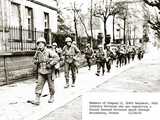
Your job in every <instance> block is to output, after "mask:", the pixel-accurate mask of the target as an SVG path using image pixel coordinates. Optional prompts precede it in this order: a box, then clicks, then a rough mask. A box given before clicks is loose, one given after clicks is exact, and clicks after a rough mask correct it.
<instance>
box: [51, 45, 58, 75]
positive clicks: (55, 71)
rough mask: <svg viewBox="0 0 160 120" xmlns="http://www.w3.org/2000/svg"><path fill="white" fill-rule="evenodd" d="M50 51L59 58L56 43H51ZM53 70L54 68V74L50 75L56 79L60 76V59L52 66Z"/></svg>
mask: <svg viewBox="0 0 160 120" xmlns="http://www.w3.org/2000/svg"><path fill="white" fill-rule="evenodd" d="M52 51H53V53H56V54H57V55H58V56H59V54H58V50H57V43H56V42H53V43H52ZM59 57H60V56H59ZM54 68H55V69H54V73H53V74H52V75H53V76H54V75H55V76H56V77H58V76H59V75H60V59H59V61H58V63H57V64H56V65H55V66H54Z"/></svg>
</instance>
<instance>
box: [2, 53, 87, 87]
mask: <svg viewBox="0 0 160 120" xmlns="http://www.w3.org/2000/svg"><path fill="white" fill-rule="evenodd" d="M33 55H34V52H15V53H7V54H6V53H5V54H4V53H3V54H2V53H1V54H0V86H2V85H6V84H12V83H14V82H18V81H21V80H27V79H29V78H32V77H34V75H35V74H34V72H33V70H34V65H33V62H32V60H33ZM79 61H80V63H79V66H80V67H84V66H86V61H85V59H84V55H82V56H81V57H80V60H79ZM61 71H63V67H62V68H61Z"/></svg>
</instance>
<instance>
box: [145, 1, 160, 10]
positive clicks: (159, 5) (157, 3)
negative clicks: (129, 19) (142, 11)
mask: <svg viewBox="0 0 160 120" xmlns="http://www.w3.org/2000/svg"><path fill="white" fill-rule="evenodd" d="M143 1H144V2H145V3H146V4H148V5H149V6H152V7H157V8H158V9H159V10H160V0H154V1H150V0H143Z"/></svg>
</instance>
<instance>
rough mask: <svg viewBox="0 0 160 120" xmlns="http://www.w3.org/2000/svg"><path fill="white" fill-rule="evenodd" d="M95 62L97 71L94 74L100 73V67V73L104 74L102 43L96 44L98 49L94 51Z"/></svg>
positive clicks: (104, 60)
mask: <svg viewBox="0 0 160 120" xmlns="http://www.w3.org/2000/svg"><path fill="white" fill-rule="evenodd" d="M95 57H96V63H97V73H96V75H97V76H99V75H100V70H101V68H102V75H104V72H105V62H106V59H105V52H104V50H103V47H102V45H98V51H97V52H96V55H95Z"/></svg>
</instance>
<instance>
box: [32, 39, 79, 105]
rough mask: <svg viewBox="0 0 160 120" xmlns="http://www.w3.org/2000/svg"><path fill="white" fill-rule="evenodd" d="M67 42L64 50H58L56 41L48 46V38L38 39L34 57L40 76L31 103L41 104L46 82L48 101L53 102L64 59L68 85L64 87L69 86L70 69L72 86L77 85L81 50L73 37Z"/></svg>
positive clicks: (66, 40)
mask: <svg viewBox="0 0 160 120" xmlns="http://www.w3.org/2000/svg"><path fill="white" fill-rule="evenodd" d="M65 42H66V45H65V46H64V48H63V50H58V49H56V48H57V44H56V43H53V44H52V46H48V48H47V45H46V40H45V39H44V38H43V37H40V38H39V39H38V40H37V41H36V45H37V50H36V53H35V55H34V57H33V63H34V64H35V65H36V66H37V72H38V78H37V82H36V87H35V100H32V101H29V102H30V103H31V104H34V105H39V104H40V97H41V94H42V90H43V87H44V85H45V83H46V82H47V83H48V87H49V92H50V98H49V100H48V103H53V101H54V93H55V89H54V80H55V79H56V77H57V75H56V74H57V72H58V74H59V68H60V66H61V65H60V63H61V62H62V61H63V62H64V71H65V79H66V85H65V86H64V88H68V87H69V71H71V74H72V84H71V87H75V82H76V73H77V72H76V71H77V68H78V65H77V59H78V57H79V54H80V50H79V49H78V48H77V47H76V46H75V45H73V44H72V39H71V38H70V37H67V38H66V39H65Z"/></svg>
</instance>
